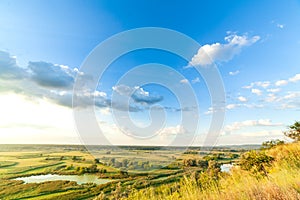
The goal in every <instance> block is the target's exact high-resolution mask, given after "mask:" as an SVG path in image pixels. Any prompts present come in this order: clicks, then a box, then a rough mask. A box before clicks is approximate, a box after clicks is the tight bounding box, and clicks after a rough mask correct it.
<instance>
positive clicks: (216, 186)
mask: <svg viewBox="0 0 300 200" xmlns="http://www.w3.org/2000/svg"><path fill="white" fill-rule="evenodd" d="M260 153H265V154H266V155H268V156H270V157H271V158H272V162H271V163H270V165H265V166H264V167H265V170H266V173H267V175H264V174H263V173H259V170H258V169H257V168H255V167H254V168H252V169H249V170H243V169H241V167H239V166H236V167H234V168H232V170H231V172H230V174H228V173H218V174H217V176H212V174H209V173H200V174H198V175H195V174H193V175H191V176H189V177H185V178H184V179H183V180H182V181H181V182H180V183H172V184H168V185H163V186H159V187H156V188H154V187H152V188H147V189H143V190H139V191H135V190H133V191H132V192H131V194H130V195H129V196H128V198H127V199H130V200H135V199H136V200H142V199H145V200H148V199H153V200H157V199H172V200H176V199H189V200H193V199H215V200H217V199H225V200H226V199H228V200H232V199H236V200H241V199H245V200H246V199H249V200H250V199H261V200H262V199H264V200H271V199H272V200H274V199H275V200H276V199H278V200H282V199H286V200H291V199H300V143H291V144H284V145H279V146H276V147H273V148H271V149H268V150H265V151H262V152H260ZM210 173H211V172H210ZM213 175H214V174H213Z"/></svg>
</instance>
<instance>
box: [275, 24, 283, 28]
mask: <svg viewBox="0 0 300 200" xmlns="http://www.w3.org/2000/svg"><path fill="white" fill-rule="evenodd" d="M276 26H277V27H278V28H280V29H283V28H284V24H277V25H276Z"/></svg>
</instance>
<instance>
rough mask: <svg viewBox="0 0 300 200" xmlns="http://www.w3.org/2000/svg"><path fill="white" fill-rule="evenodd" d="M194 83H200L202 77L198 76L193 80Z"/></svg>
mask: <svg viewBox="0 0 300 200" xmlns="http://www.w3.org/2000/svg"><path fill="white" fill-rule="evenodd" d="M192 83H200V78H199V77H196V78H195V79H193V80H192Z"/></svg>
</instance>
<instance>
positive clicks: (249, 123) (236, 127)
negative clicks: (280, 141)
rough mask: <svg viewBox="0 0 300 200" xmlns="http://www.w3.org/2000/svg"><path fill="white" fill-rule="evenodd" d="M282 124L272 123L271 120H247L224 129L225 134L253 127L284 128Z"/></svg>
mask: <svg viewBox="0 0 300 200" xmlns="http://www.w3.org/2000/svg"><path fill="white" fill-rule="evenodd" d="M282 125H283V124H281V123H272V121H271V120H270V119H260V120H246V121H242V122H234V123H232V124H230V125H226V126H225V127H224V129H223V131H224V132H225V133H227V134H228V133H231V132H233V131H237V130H240V129H242V128H244V127H252V126H282Z"/></svg>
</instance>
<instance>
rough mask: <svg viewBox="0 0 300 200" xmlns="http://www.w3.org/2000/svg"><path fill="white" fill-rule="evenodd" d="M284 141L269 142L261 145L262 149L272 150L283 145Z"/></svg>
mask: <svg viewBox="0 0 300 200" xmlns="http://www.w3.org/2000/svg"><path fill="white" fill-rule="evenodd" d="M283 144H284V141H283V140H279V139H277V140H270V141H266V142H263V143H262V149H270V148H273V147H275V146H277V145H283Z"/></svg>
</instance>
